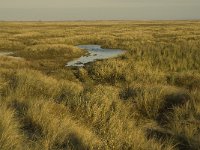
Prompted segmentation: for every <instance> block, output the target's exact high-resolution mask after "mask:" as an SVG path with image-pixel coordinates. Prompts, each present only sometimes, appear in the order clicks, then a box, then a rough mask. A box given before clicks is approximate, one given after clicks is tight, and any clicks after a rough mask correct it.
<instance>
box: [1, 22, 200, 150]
mask: <svg viewBox="0 0 200 150" xmlns="http://www.w3.org/2000/svg"><path fill="white" fill-rule="evenodd" d="M79 44H98V45H102V46H103V47H104V48H117V49H123V50H126V51H127V52H126V53H125V54H123V55H122V56H119V57H117V58H111V59H106V60H101V61H96V62H94V63H90V64H87V65H86V66H85V67H66V66H65V65H66V63H67V62H68V61H70V60H73V59H74V58H77V57H80V56H82V55H84V54H85V53H86V52H85V51H84V50H81V49H79V48H77V47H75V45H79ZM0 51H1V52H13V53H14V54H12V56H0V149H1V150H23V149H24V150H64V149H69V150H79V149H80V150H84V149H94V150H97V149H100V150H103V149H111V150H131V149H133V150H198V149H200V22H199V21H154V22H153V21H152V22H142V21H141V22H136V21H135V22H134V21H97V22H0Z"/></svg>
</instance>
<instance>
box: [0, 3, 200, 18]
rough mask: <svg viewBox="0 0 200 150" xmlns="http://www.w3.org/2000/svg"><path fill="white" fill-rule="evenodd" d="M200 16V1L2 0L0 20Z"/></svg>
mask: <svg viewBox="0 0 200 150" xmlns="http://www.w3.org/2000/svg"><path fill="white" fill-rule="evenodd" d="M165 19H166V20H171V19H200V0H0V20H5V21H6V20H9V21H10V20H16V21H23V20H24V21H29V20H36V21H37V20H52V21H53V20H55V21H59V20H61V21H63V20H165Z"/></svg>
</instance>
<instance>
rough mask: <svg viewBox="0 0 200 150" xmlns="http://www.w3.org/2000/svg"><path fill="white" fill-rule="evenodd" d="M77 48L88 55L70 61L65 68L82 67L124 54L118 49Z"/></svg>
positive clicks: (99, 47) (80, 46)
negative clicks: (85, 51) (83, 50)
mask: <svg viewBox="0 0 200 150" xmlns="http://www.w3.org/2000/svg"><path fill="white" fill-rule="evenodd" d="M77 47H78V48H81V49H85V50H87V51H88V53H89V54H88V55H85V56H81V57H80V58H78V59H75V60H72V61H70V62H68V63H67V65H66V66H78V67H81V66H84V65H85V64H86V63H89V62H94V61H96V60H101V59H107V58H113V57H117V56H119V55H120V54H124V53H125V51H124V50H120V49H103V48H101V46H100V45H79V46H77Z"/></svg>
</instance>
